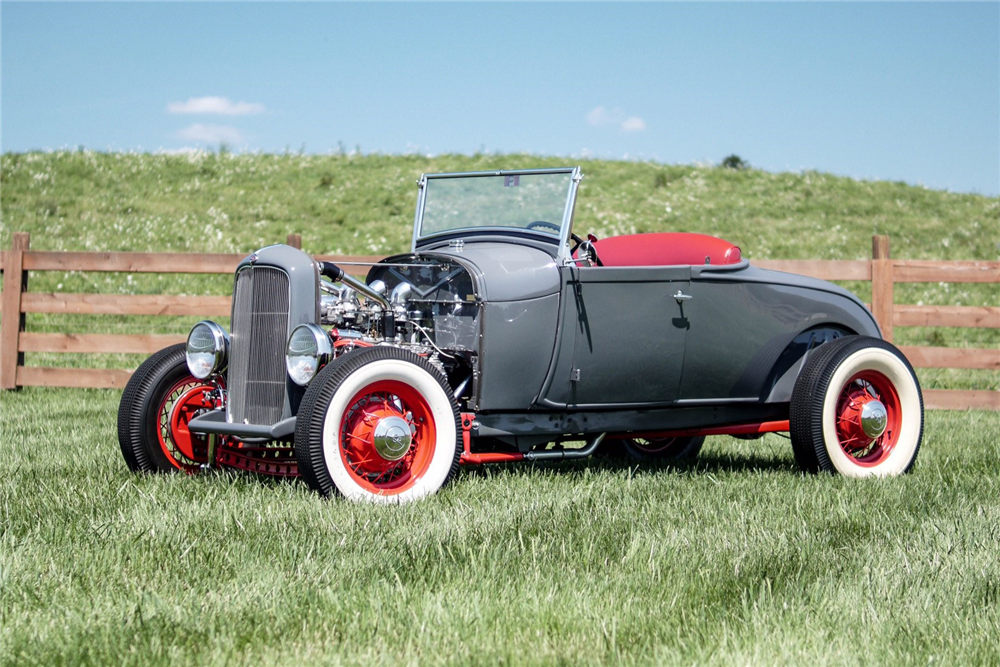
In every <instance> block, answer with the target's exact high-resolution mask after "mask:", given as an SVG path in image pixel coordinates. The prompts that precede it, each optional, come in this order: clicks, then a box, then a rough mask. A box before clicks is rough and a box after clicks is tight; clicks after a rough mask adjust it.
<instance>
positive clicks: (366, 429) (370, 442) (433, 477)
mask: <svg viewBox="0 0 1000 667" xmlns="http://www.w3.org/2000/svg"><path fill="white" fill-rule="evenodd" d="M459 429H460V426H459V411H458V405H457V403H456V402H455V400H454V398H453V397H452V394H451V391H450V389H449V388H448V383H447V380H445V378H444V376H443V375H441V373H440V372H439V371H438V370H437V369H436V368H434V366H432V365H431V364H430V363H429V362H428V361H427V360H426V359H424V358H422V357H420V356H418V355H416V354H413V353H411V352H409V351H406V350H400V349H398V348H392V347H371V348H365V349H359V350H356V351H354V352H350V353H348V354H345V355H343V356H340V357H338V358H337V359H335V360H334V361H332V362H330V363H329V364H328V365H327V366H326V367H325V368H324V369H323V370H322V371H320V373H319V375H317V376H316V378H315V379H314V380H313V381H312V383H311V384H310V385H309V389H308V390H306V394H305V396H304V397H303V399H302V404H301V405H300V407H299V413H298V417H297V419H296V426H295V456H296V459H297V461H298V464H299V470H300V472H301V473H302V477H303V479H304V480H305V481H306V482H307V483H308V484H309V486H310V487H312V488H313V489H315V490H316V491H318V492H320V493H321V494H323V495H327V496H328V495H331V494H332V493H334V492H337V493H340V494H341V495H343V496H345V497H347V498H349V499H351V500H368V501H375V502H409V501H412V500H416V499H418V498H421V497H423V496H425V495H428V494H431V493H434V492H436V491H437V490H438V489H440V488H441V487H442V486H443V485H444V484H446V483H447V482H448V481H449V480H450V479H451V478H452V477H453V476H454V474H455V472H456V471H457V469H458V460H459V456H460V455H461V453H462V444H461V442H462V441H461V438H460V437H459V433H460V430H459Z"/></svg>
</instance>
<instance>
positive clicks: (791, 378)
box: [761, 324, 855, 403]
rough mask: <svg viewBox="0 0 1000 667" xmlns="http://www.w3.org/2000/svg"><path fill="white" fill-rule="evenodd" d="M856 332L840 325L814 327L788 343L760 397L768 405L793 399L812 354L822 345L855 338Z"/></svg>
mask: <svg viewBox="0 0 1000 667" xmlns="http://www.w3.org/2000/svg"><path fill="white" fill-rule="evenodd" d="M853 335H855V332H854V331H851V330H849V329H846V328H844V327H840V326H837V325H831V324H826V325H821V326H818V327H812V328H809V329H806V330H805V331H802V332H801V333H799V334H797V335H796V336H795V338H793V339H792V342H791V343H789V344H788V345H787V346H786V347H785V349H784V351H782V353H781V355H780V356H779V357H778V360H777V361H776V362H775V363H774V368H772V369H771V374H770V375H769V376H768V379H767V382H765V383H764V390H763V392H762V394H763V395H762V396H761V398H762V399H763V400H764V402H765V403H787V402H788V401H790V400H791V399H792V387H794V386H795V380H796V379H797V378H798V377H799V372H800V371H801V370H802V367H803V366H804V365H805V363H806V359H808V358H809V355H810V354H812V353H813V351H814V350H815V349H816V348H818V347H819V346H820V345H822V344H823V343H828V342H830V341H831V340H835V339H837V338H841V337H843V336H853Z"/></svg>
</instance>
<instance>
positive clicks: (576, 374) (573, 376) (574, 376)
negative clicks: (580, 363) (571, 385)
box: [569, 368, 580, 382]
mask: <svg viewBox="0 0 1000 667" xmlns="http://www.w3.org/2000/svg"><path fill="white" fill-rule="evenodd" d="M569 381H570V382H579V381H580V369H579V368H574V369H573V370H571V371H570V372H569Z"/></svg>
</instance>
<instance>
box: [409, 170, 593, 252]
mask: <svg viewBox="0 0 1000 667" xmlns="http://www.w3.org/2000/svg"><path fill="white" fill-rule="evenodd" d="M574 172H575V170H573V169H559V170H550V171H547V172H544V173H539V172H514V171H512V172H499V173H497V172H491V173H488V174H482V173H479V174H461V175H444V174H432V175H428V176H426V177H425V182H424V191H423V193H422V196H421V201H420V202H419V203H418V210H417V227H416V235H415V238H414V241H416V239H419V238H425V237H428V236H434V235H438V234H446V233H449V232H454V231H460V230H467V229H469V230H483V229H487V228H489V229H498V230H503V229H518V230H531V231H533V232H536V233H538V234H543V235H548V236H551V237H552V239H553V241H557V242H558V241H559V240H560V239H561V238H562V233H561V232H562V227H563V224H564V222H565V223H566V224H568V218H569V212H570V211H571V208H570V204H571V201H572V196H573V194H574V192H575V188H574V187H573V185H574V181H573V177H574Z"/></svg>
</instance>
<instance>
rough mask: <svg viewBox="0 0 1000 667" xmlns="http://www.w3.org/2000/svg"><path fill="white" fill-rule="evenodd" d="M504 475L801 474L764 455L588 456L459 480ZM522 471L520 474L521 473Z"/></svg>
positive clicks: (487, 470) (474, 472)
mask: <svg viewBox="0 0 1000 667" xmlns="http://www.w3.org/2000/svg"><path fill="white" fill-rule="evenodd" d="M501 470H502V471H503V472H504V473H505V474H512V475H518V474H530V473H531V472H533V471H545V472H546V473H551V474H561V475H579V474H583V473H585V472H589V473H594V472H607V473H610V474H626V475H632V476H634V475H656V474H662V473H670V474H684V475H711V474H716V473H734V474H740V473H750V472H756V473H774V474H787V475H800V474H801V470H800V469H799V467H798V466H797V465H796V463H795V461H794V460H792V459H791V458H790V457H789V458H777V457H774V456H770V455H768V454H765V453H761V455H759V456H754V455H753V454H752V453H749V454H748V453H742V452H741V453H740V454H715V453H702V454H699V455H698V457H697V458H694V459H686V460H671V461H667V460H663V461H637V460H634V459H630V458H627V457H624V456H592V457H590V458H586V459H579V460H574V461H531V462H529V461H524V462H518V463H497V464H486V465H481V466H463V467H462V472H461V474H462V476H463V477H477V476H492V475H494V474H495V473H496V472H499V471H501ZM522 471H523V472H522Z"/></svg>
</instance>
